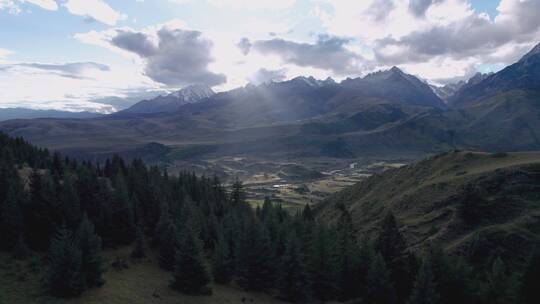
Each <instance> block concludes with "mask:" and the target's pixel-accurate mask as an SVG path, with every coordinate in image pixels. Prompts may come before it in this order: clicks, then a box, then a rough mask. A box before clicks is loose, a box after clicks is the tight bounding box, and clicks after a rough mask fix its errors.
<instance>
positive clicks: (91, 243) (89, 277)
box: [78, 215, 105, 288]
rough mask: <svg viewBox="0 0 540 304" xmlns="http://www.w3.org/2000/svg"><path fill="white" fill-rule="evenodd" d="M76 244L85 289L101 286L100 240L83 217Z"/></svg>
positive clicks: (91, 225)
mask: <svg viewBox="0 0 540 304" xmlns="http://www.w3.org/2000/svg"><path fill="white" fill-rule="evenodd" d="M78 243H79V247H80V251H81V271H82V275H83V278H84V281H85V285H86V287H87V288H91V287H96V286H101V285H103V284H104V283H105V281H104V280H103V271H104V269H103V258H102V256H101V238H100V237H99V236H98V235H97V234H96V232H95V228H94V225H93V224H92V223H91V222H90V220H88V217H87V216H86V215H84V216H83V219H82V221H81V224H80V225H79V230H78Z"/></svg>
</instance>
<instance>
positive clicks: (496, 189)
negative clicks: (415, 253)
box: [318, 151, 540, 260]
mask: <svg viewBox="0 0 540 304" xmlns="http://www.w3.org/2000/svg"><path fill="white" fill-rule="evenodd" d="M539 182H540V153H539V152H528V153H510V154H504V153H499V154H488V153H481V152H468V151H463V152H456V151H454V152H448V153H445V154H441V155H437V156H434V157H431V158H428V159H426V160H423V161H420V162H418V163H415V164H411V165H407V166H404V167H401V168H399V169H392V170H388V171H386V172H384V173H381V174H378V175H374V176H372V177H370V178H368V179H367V180H365V181H362V182H359V183H358V184H356V185H354V186H352V187H349V188H347V189H346V190H343V191H341V192H339V193H337V194H335V195H333V196H332V197H330V198H329V199H328V200H327V201H326V202H324V203H321V204H320V205H319V206H318V212H319V213H318V214H319V217H320V218H322V219H325V220H328V221H334V220H335V219H336V218H337V217H338V215H339V214H340V213H341V211H340V208H346V210H348V211H349V212H350V213H351V216H352V218H353V222H354V224H355V226H356V228H357V229H358V233H359V234H363V233H368V234H371V235H373V234H374V233H375V232H376V231H377V229H378V228H377V227H379V223H380V221H381V220H382V218H383V217H384V215H385V214H386V213H387V212H388V211H392V212H393V213H394V214H395V215H396V217H397V219H398V221H399V222H400V223H401V228H400V230H401V231H402V232H403V233H404V235H405V236H406V239H407V242H408V244H409V246H410V247H411V248H413V249H415V250H418V249H420V248H425V247H426V246H427V245H428V244H430V243H436V244H441V245H442V246H444V248H445V249H446V250H448V251H450V252H457V253H460V254H463V255H466V256H469V257H471V258H472V259H473V260H474V259H479V260H481V259H482V258H485V257H488V256H489V254H490V253H491V252H493V251H495V250H498V251H500V252H501V253H502V254H503V255H505V256H511V257H513V258H514V259H518V260H519V258H521V257H523V256H525V255H526V254H527V253H528V252H529V250H530V249H531V248H532V247H533V246H534V244H539V243H540V237H539V235H540V195H539V193H540V187H539Z"/></svg>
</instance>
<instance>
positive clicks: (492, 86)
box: [449, 44, 540, 107]
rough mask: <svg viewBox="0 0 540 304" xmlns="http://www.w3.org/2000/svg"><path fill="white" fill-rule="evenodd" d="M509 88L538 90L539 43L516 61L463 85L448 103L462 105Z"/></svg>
mask: <svg viewBox="0 0 540 304" xmlns="http://www.w3.org/2000/svg"><path fill="white" fill-rule="evenodd" d="M511 90H535V91H538V90H540V44H538V45H536V46H535V47H534V48H533V49H532V50H531V51H530V52H529V53H527V54H526V55H525V56H523V58H521V59H520V60H519V61H518V62H516V63H514V64H512V65H510V66H508V67H506V68H504V69H503V70H501V71H499V72H497V73H495V74H492V75H489V76H488V77H486V78H485V79H482V80H481V81H479V82H477V83H475V84H472V85H470V86H467V87H464V88H463V89H462V90H460V92H458V94H456V95H454V96H452V97H451V98H450V99H449V103H450V104H452V105H453V106H456V107H463V106H467V105H470V104H472V103H474V102H477V101H481V100H483V99H486V98H490V97H493V96H495V95H497V94H499V93H503V92H508V91H511Z"/></svg>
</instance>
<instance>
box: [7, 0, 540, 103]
mask: <svg viewBox="0 0 540 304" xmlns="http://www.w3.org/2000/svg"><path fill="white" fill-rule="evenodd" d="M538 16H540V0H355V1H352V0H0V107H29V108H36V109H61V110H69V111H83V110H87V111H97V112H103V113H109V112H113V111H115V110H118V109H119V108H120V107H122V102H124V101H123V100H124V99H125V100H128V102H133V101H135V100H138V99H142V98H145V97H148V96H152V95H153V94H158V93H160V92H165V91H173V90H177V89H180V88H182V87H185V86H188V85H192V84H205V85H209V86H211V87H212V88H213V89H214V90H216V91H225V90H230V89H233V88H236V87H240V86H245V85H246V84H248V83H253V84H260V83H264V82H268V81H282V80H286V79H290V78H293V77H296V76H314V77H315V78H319V79H324V78H326V77H333V78H334V79H336V80H342V79H344V78H347V77H360V76H364V75H366V74H368V73H370V72H374V71H377V70H381V69H387V68H390V67H392V66H398V67H400V68H401V69H402V70H404V71H405V72H407V73H410V74H414V75H416V76H418V77H420V78H422V79H424V80H426V81H428V82H430V83H432V84H436V85H443V84H446V83H450V82H454V81H458V80H462V79H467V78H469V77H471V76H472V75H474V74H475V73H476V72H482V73H486V72H494V71H498V70H500V69H501V68H503V67H505V66H506V65H508V64H511V63H513V62H515V61H516V60H518V59H519V58H520V57H521V56H523V55H524V54H525V53H527V51H528V50H530V49H531V48H532V47H534V45H536V44H537V43H538V42H540V18H539V17H538ZM124 103H125V102H124ZM124 106H125V104H124Z"/></svg>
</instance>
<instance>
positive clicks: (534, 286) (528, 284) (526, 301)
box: [521, 249, 540, 304]
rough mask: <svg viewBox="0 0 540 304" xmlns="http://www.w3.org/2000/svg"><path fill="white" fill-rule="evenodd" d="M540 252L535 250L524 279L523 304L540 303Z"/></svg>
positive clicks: (522, 288)
mask: <svg viewBox="0 0 540 304" xmlns="http://www.w3.org/2000/svg"><path fill="white" fill-rule="evenodd" d="M538 282H540V250H538V249H536V250H533V254H532V255H531V257H530V258H529V261H528V263H527V268H526V269H525V273H524V274H523V278H522V286H521V303H523V304H532V303H538V301H540V288H539V286H538Z"/></svg>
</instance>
